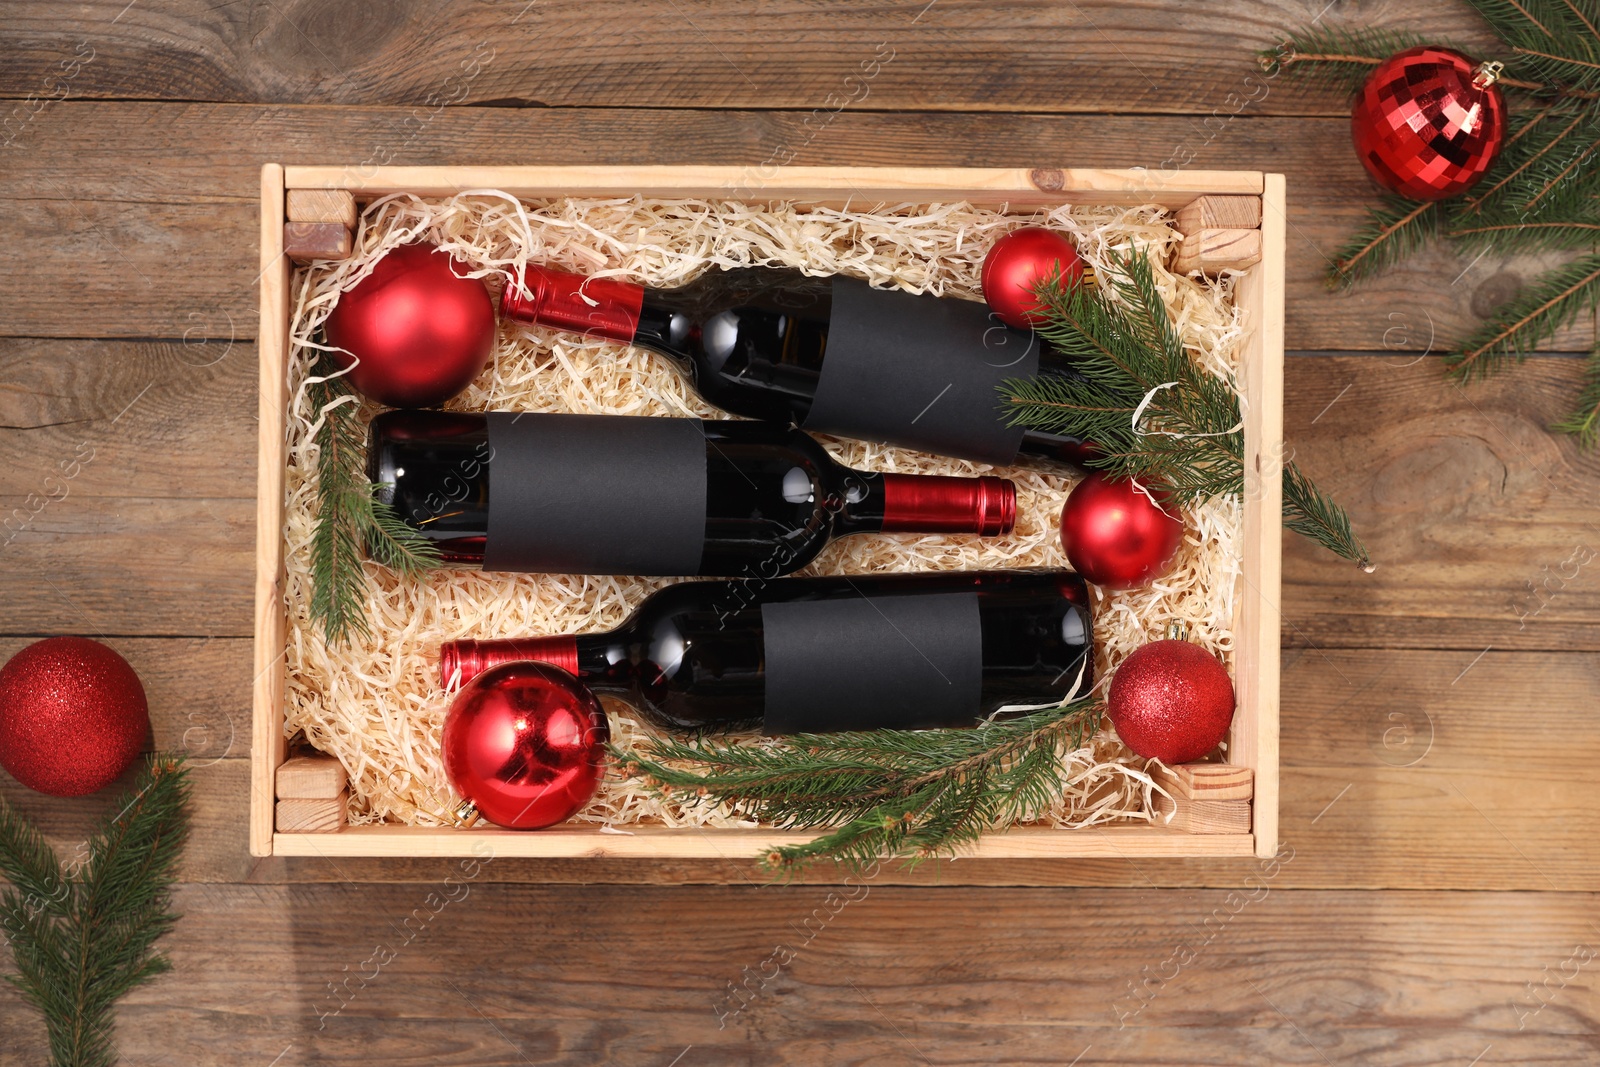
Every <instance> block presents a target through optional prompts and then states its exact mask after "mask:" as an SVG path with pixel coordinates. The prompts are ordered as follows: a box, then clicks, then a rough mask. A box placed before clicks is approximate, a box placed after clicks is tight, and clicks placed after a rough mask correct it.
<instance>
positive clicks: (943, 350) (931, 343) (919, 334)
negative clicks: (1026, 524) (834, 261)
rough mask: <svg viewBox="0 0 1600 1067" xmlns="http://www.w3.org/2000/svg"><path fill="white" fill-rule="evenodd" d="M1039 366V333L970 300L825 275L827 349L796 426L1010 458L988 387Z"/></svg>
mask: <svg viewBox="0 0 1600 1067" xmlns="http://www.w3.org/2000/svg"><path fill="white" fill-rule="evenodd" d="M1038 370H1039V341H1038V338H1036V337H1035V336H1034V335H1033V334H1032V333H1029V332H1025V331H1022V330H1013V329H1011V328H1010V327H1009V326H1005V325H1002V324H1001V323H1000V321H999V320H998V319H996V318H994V317H993V316H992V315H990V313H989V309H988V308H987V307H986V306H984V305H983V304H980V303H977V302H976V301H972V300H956V299H952V298H945V297H934V296H926V295H924V296H916V295H914V294H911V293H902V292H897V291H893V290H884V289H874V288H872V286H870V285H868V284H867V283H866V282H864V281H861V280H859V279H857V278H839V277H836V278H834V279H833V310H832V313H831V316H830V318H829V321H828V348H827V355H826V358H825V359H824V360H823V363H822V376H821V377H820V378H819V379H818V380H817V395H816V399H815V400H813V401H812V403H811V410H810V412H809V413H808V414H807V415H806V418H805V428H806V429H808V430H813V431H816V432H818V433H835V434H839V435H840V436H843V437H868V438H876V439H878V440H882V441H888V442H889V443H891V444H896V445H902V446H904V447H906V448H918V449H922V450H923V451H926V452H937V453H940V454H941V455H946V456H959V457H961V458H962V459H976V460H984V461H987V462H989V463H999V464H1005V463H1010V462H1011V461H1012V460H1014V459H1016V458H1017V449H1019V448H1020V447H1021V446H1022V427H1020V426H1007V425H1005V423H1004V422H1003V421H1002V417H1001V412H1000V394H999V393H997V392H996V391H995V389H996V387H997V386H998V385H999V384H1000V383H1001V382H1003V381H1005V380H1006V379H1008V378H1031V377H1033V376H1034V374H1036V373H1037V372H1038Z"/></svg>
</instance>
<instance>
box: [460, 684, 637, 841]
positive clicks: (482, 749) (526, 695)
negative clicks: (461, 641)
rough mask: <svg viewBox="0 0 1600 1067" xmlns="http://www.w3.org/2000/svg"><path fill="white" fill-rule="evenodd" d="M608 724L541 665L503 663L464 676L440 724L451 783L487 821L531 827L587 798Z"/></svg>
mask: <svg viewBox="0 0 1600 1067" xmlns="http://www.w3.org/2000/svg"><path fill="white" fill-rule="evenodd" d="M610 736H611V734H610V729H609V727H608V726H607V723H606V714H605V711H604V709H602V708H601V706H600V701H599V699H598V698H596V697H595V695H594V694H593V693H592V692H590V691H589V689H588V688H587V687H586V686H584V685H583V684H582V683H581V682H579V681H578V680H577V679H576V678H574V677H573V676H572V675H570V674H568V673H567V672H566V671H564V670H562V669H561V668H559V667H552V666H551V665H550V664H548V663H532V662H526V663H506V664H502V665H501V666H499V667H494V668H491V669H489V670H487V671H484V672H483V673H482V674H480V675H478V676H477V677H475V678H473V679H472V681H470V682H468V683H467V684H466V686H465V687H463V688H462V690H461V692H460V693H458V694H456V698H455V701H454V702H453V703H452V704H451V705H450V711H449V714H448V715H447V716H446V718H445V722H444V738H443V741H444V769H445V774H446V775H448V776H449V778H450V784H451V785H452V786H454V787H455V790H456V792H457V793H459V794H460V795H461V797H462V798H463V799H465V800H470V801H471V802H472V803H473V805H474V806H475V807H476V808H477V809H478V811H480V812H481V813H482V814H483V817H484V818H486V819H488V820H489V821H490V822H493V823H498V824H499V825H501V826H507V827H511V828H512V829H515V830H537V829H539V828H541V827H545V826H553V825H555V824H556V823H558V822H562V821H563V820H565V819H568V818H571V817H572V816H573V815H574V814H576V813H577V811H578V810H579V809H580V808H582V807H583V806H584V805H585V804H587V803H588V802H589V798H590V797H592V796H594V791H595V789H596V788H597V787H598V786H599V784H600V775H601V772H602V770H603V769H604V766H605V746H606V742H607V740H609V739H610Z"/></svg>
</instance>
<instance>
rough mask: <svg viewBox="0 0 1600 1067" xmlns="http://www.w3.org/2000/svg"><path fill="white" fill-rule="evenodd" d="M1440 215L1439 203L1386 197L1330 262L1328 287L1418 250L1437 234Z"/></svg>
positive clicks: (1351, 282) (1369, 273)
mask: <svg viewBox="0 0 1600 1067" xmlns="http://www.w3.org/2000/svg"><path fill="white" fill-rule="evenodd" d="M1441 216H1442V211H1441V210H1440V208H1439V205H1438V204H1437V203H1431V202H1430V203H1426V204H1413V203H1411V202H1410V201H1407V200H1401V199H1400V198H1398V197H1386V198H1385V202H1384V204H1383V206H1382V207H1377V208H1373V209H1372V212H1371V214H1370V215H1368V216H1367V224H1366V225H1365V226H1364V227H1362V228H1361V229H1359V230H1357V231H1356V233H1355V236H1353V237H1351V238H1350V240H1349V242H1348V243H1347V244H1346V245H1345V246H1344V248H1342V249H1340V250H1339V254H1338V256H1337V257H1336V258H1335V259H1334V261H1333V263H1332V264H1330V265H1329V267H1328V276H1327V282H1328V287H1329V288H1339V287H1349V286H1351V285H1354V284H1355V283H1356V282H1358V281H1360V280H1362V279H1363V278H1370V277H1371V276H1372V275H1374V274H1377V273H1378V272H1379V271H1382V270H1384V269H1386V268H1388V267H1391V266H1393V265H1394V264H1396V263H1398V262H1399V261H1400V260H1402V259H1404V258H1405V257H1406V256H1409V255H1411V254H1412V253H1414V252H1416V251H1417V250H1418V249H1419V248H1421V247H1422V246H1423V245H1425V244H1427V243H1428V241H1430V240H1432V239H1433V238H1434V237H1435V236H1436V235H1437V234H1438V232H1439V220H1440V218H1441Z"/></svg>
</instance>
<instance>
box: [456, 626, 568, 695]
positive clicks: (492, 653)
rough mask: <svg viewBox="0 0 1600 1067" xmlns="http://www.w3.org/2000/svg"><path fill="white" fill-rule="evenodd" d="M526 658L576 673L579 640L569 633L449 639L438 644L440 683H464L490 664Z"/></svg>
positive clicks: (518, 661) (493, 665)
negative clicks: (499, 638)
mask: <svg viewBox="0 0 1600 1067" xmlns="http://www.w3.org/2000/svg"><path fill="white" fill-rule="evenodd" d="M529 660H532V661H535V662H538V663H549V664H551V665H552V666H556V667H560V668H561V669H562V670H564V671H566V672H567V673H568V674H571V675H574V676H577V674H578V639H577V638H576V637H573V636H572V635H571V634H557V635H556V636H554V637H515V638H509V639H507V640H503V641H448V642H446V643H445V644H443V645H441V646H439V684H440V685H441V686H443V687H444V688H446V689H448V688H450V687H451V686H452V685H461V686H464V685H466V684H467V683H468V682H470V681H472V679H474V678H476V677H477V676H478V675H480V674H482V673H483V672H484V671H486V670H488V669H489V668H491V667H498V666H500V665H501V664H504V663H520V662H525V661H529ZM458 672H459V675H460V677H457V674H458Z"/></svg>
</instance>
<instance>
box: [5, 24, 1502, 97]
mask: <svg viewBox="0 0 1600 1067" xmlns="http://www.w3.org/2000/svg"><path fill="white" fill-rule="evenodd" d="M358 12H359V13H358ZM1317 17H1319V13H1318V11H1317V8H1316V5H1315V4H1312V3H1306V2H1303V0H1272V2H1268V3H1244V2H1240V0H1233V2H1229V3H1218V4H1187V5H1179V6H1176V7H1173V6H1167V5H1155V6H1147V5H1137V4H1121V3H1116V2H1115V0H1083V2H1082V3H1076V4H1066V5H1057V4H1037V3H1027V2H1016V0H1008V2H1004V3H984V2H980V0H942V2H940V3H938V4H937V5H935V4H925V3H922V2H916V3H909V4H893V5H875V4H866V5H863V4H853V3H849V2H847V0H831V2H816V0H809V2H808V0H779V2H769V3H763V4H761V5H758V6H748V5H732V6H730V5H725V4H718V3H711V2H707V0H690V2H685V3H680V2H676V0H650V2H632V0H590V2H583V3H579V2H575V0H542V2H538V3H528V2H527V0H507V2H489V3H476V4H459V3H457V4H451V3H447V2H445V0H434V2H431V3H429V2H421V0H411V2H406V3H383V2H379V0H372V2H365V3H362V4H361V5H360V6H359V8H357V9H354V10H351V11H345V10H342V9H341V10H338V11H336V10H335V9H332V8H329V7H327V6H326V5H323V4H318V3H316V2H315V0H283V2H280V3H273V4H265V5H254V4H251V5H220V6H218V5H210V4H206V3H204V2H203V0H160V2H145V3H140V4H137V5H134V6H133V7H132V8H131V9H128V8H125V7H124V4H123V3H120V2H118V0H93V2H88V3H83V4H77V5H74V6H73V7H72V8H71V9H70V12H69V11H67V10H64V9H62V8H61V7H60V6H59V5H54V4H50V3H47V2H45V0H31V2H25V3H13V4H10V5H8V7H7V11H6V16H5V36H6V39H7V42H8V44H7V49H6V53H5V55H4V59H3V61H0V95H4V96H7V97H13V98H25V97H27V96H29V95H30V94H31V95H32V96H33V97H34V98H35V102H33V103H30V104H28V105H27V106H29V107H36V106H39V102H43V103H44V104H45V105H48V104H49V102H50V101H52V100H56V99H60V98H61V97H63V96H68V95H70V96H71V97H76V98H116V97H131V98H138V99H169V100H222V101H270V102H275V103H317V104H339V105H345V106H349V105H355V104H396V105H407V106H410V107H412V108H414V109H415V110H416V111H417V112H418V114H419V116H420V118H419V121H425V117H426V116H427V115H428V114H429V113H431V112H432V111H433V110H435V109H446V108H449V107H450V106H452V105H459V104H482V103H493V104H501V105H504V104H513V103H515V104H525V105H534V106H540V107H570V106H600V107H611V106H615V105H617V104H618V103H619V102H621V101H626V102H627V103H628V104H629V105H631V106H642V107H656V108H668V107H691V108H742V107H761V108H768V107H800V108H811V107H818V108H828V109H832V108H836V107H853V108H865V107H871V108H892V109H908V110H929V109H966V108H972V109H981V110H987V111H1029V112H1053V111H1079V112H1109V111H1123V112H1138V113H1152V112H1157V113H1158V112H1178V113H1183V114H1188V115H1197V116H1206V117H1208V118H1212V119H1213V120H1214V119H1215V118H1216V117H1217V116H1226V115H1228V114H1230V113H1232V112H1234V111H1236V110H1239V109H1242V108H1252V109H1262V110H1269V111H1271V112H1274V113H1284V114H1294V115H1301V114H1345V113H1346V107H1345V106H1344V105H1343V102H1342V101H1341V100H1339V99H1338V98H1337V97H1336V96H1335V94H1331V93H1326V92H1323V93H1317V92H1308V91H1306V90H1304V89H1295V88H1291V87H1280V86H1279V85H1277V84H1275V83H1272V82H1270V81H1268V80H1267V79H1264V78H1263V77H1262V75H1261V73H1260V71H1259V70H1258V69H1257V68H1256V67H1255V65H1254V60H1255V55H1254V53H1255V52H1256V50H1258V49H1261V48H1270V47H1272V46H1274V45H1276V44H1277V43H1278V42H1279V41H1280V40H1281V39H1282V36H1283V34H1284V32H1285V31H1286V30H1287V29H1288V28H1290V27H1295V26H1301V25H1304V24H1306V23H1309V22H1311V21H1312V20H1313V19H1314V18H1317ZM1361 23H1362V24H1363V25H1376V26H1391V27H1392V26H1396V25H1403V26H1404V27H1405V28H1406V29H1407V30H1409V31H1412V32H1415V33H1418V34H1421V35H1422V36H1424V37H1429V38H1437V39H1448V40H1450V41H1452V42H1453V43H1455V44H1458V45H1459V46H1460V47H1463V48H1466V49H1468V50H1469V52H1474V54H1484V53H1485V49H1486V47H1487V46H1488V45H1489V43H1490V41H1489V39H1488V37H1487V35H1486V34H1485V33H1484V30H1483V28H1482V25H1481V24H1480V23H1479V22H1478V21H1477V20H1476V19H1473V18H1472V17H1471V16H1469V15H1466V14H1465V13H1464V11H1463V8H1462V7H1461V6H1460V5H1458V4H1453V3H1448V2H1445V0H1418V2H1414V3H1408V4H1402V3H1399V2H1395V0H1390V2H1386V3H1375V4H1368V5H1366V6H1364V7H1363V8H1362V11H1361ZM1135 41H1136V42H1138V44H1137V45H1136V46H1133V47H1134V48H1135V49H1136V51H1137V54H1138V60H1137V62H1134V61H1132V60H1131V59H1130V52H1129V42H1135ZM25 114H27V112H26V111H24V115H25Z"/></svg>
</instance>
